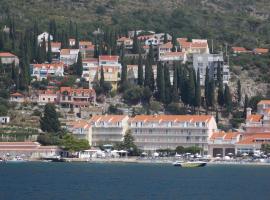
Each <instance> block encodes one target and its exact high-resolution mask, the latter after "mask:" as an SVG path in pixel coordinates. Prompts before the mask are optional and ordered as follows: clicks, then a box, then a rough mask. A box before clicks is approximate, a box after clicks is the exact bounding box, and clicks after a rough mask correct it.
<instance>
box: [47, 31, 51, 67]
mask: <svg viewBox="0 0 270 200" xmlns="http://www.w3.org/2000/svg"><path fill="white" fill-rule="evenodd" d="M47 61H48V62H49V63H51V62H52V45H51V37H50V34H49V35H48V51H47Z"/></svg>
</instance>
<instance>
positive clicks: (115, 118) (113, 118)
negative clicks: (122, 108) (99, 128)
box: [90, 115, 127, 123]
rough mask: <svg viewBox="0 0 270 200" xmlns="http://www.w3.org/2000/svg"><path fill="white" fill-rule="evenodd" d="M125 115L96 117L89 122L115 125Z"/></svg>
mask: <svg viewBox="0 0 270 200" xmlns="http://www.w3.org/2000/svg"><path fill="white" fill-rule="evenodd" d="M126 117H127V115H96V116H93V117H92V118H91V119H90V122H100V121H101V122H110V123H117V122H121V121H122V120H123V119H124V118H126Z"/></svg>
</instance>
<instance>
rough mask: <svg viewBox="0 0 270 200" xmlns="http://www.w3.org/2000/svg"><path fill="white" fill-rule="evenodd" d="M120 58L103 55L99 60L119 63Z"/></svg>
mask: <svg viewBox="0 0 270 200" xmlns="http://www.w3.org/2000/svg"><path fill="white" fill-rule="evenodd" d="M118 58H119V56H110V55H102V56H99V60H109V61H118Z"/></svg>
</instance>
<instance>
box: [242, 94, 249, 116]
mask: <svg viewBox="0 0 270 200" xmlns="http://www.w3.org/2000/svg"><path fill="white" fill-rule="evenodd" d="M248 104H249V100H248V96H247V95H245V102H244V112H243V118H244V119H245V118H246V116H247V107H248Z"/></svg>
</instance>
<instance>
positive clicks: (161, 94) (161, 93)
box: [157, 63, 165, 102]
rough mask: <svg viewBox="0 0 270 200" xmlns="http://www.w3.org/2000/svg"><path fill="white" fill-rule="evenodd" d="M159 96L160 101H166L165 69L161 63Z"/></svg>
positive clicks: (158, 76)
mask: <svg viewBox="0 0 270 200" xmlns="http://www.w3.org/2000/svg"><path fill="white" fill-rule="evenodd" d="M157 96H158V99H159V101H161V102H164V101H165V83H164V68H163V66H162V65H161V63H158V65H157Z"/></svg>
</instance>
